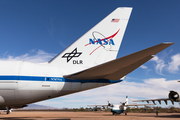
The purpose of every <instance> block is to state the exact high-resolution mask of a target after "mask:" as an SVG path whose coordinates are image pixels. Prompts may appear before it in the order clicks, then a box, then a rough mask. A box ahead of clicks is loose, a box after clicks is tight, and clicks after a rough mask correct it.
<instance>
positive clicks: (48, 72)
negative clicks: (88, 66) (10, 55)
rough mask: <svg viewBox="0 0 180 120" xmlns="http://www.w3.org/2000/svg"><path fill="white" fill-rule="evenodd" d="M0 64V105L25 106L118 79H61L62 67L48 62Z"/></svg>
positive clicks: (4, 62) (3, 62)
mask: <svg viewBox="0 0 180 120" xmlns="http://www.w3.org/2000/svg"><path fill="white" fill-rule="evenodd" d="M0 66H1V67H0V106H18V105H25V104H29V103H33V102H37V101H41V100H46V99H50V98H54V97H58V96H62V95H67V94H70V93H75V92H79V91H83V90H87V89H91V88H96V87H100V86H104V85H108V84H111V83H116V82H120V81H121V80H120V81H111V80H69V79H65V78H63V74H64V71H63V68H62V67H55V66H51V65H49V64H34V63H29V62H23V61H0ZM64 70H65V68H64Z"/></svg>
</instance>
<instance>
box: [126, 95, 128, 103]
mask: <svg viewBox="0 0 180 120" xmlns="http://www.w3.org/2000/svg"><path fill="white" fill-rule="evenodd" d="M127 104H128V96H126V105H127Z"/></svg>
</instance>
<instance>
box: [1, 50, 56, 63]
mask: <svg viewBox="0 0 180 120" xmlns="http://www.w3.org/2000/svg"><path fill="white" fill-rule="evenodd" d="M54 56H55V54H51V53H46V52H44V51H43V50H31V51H30V52H29V53H25V54H23V55H20V56H16V57H14V56H12V55H9V54H8V53H6V54H5V56H4V57H3V58H0V60H8V61H28V62H33V63H43V62H48V61H49V60H50V59H52V58H53V57H54Z"/></svg>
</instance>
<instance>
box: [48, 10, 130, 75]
mask: <svg viewBox="0 0 180 120" xmlns="http://www.w3.org/2000/svg"><path fill="white" fill-rule="evenodd" d="M131 11H132V8H128V7H127V8H126V7H125V8H121V7H119V8H117V9H116V10H114V11H113V12H112V13H111V14H109V15H108V16H107V17H106V18H104V19H103V20H102V21H100V22H99V23H98V24H97V25H95V26H94V27H93V28H91V29H90V30H89V31H88V32H87V33H85V34H84V35H83V36H81V37H80V38H79V39H78V40H76V41H75V42H74V43H73V44H71V45H70V46H69V47H68V48H67V49H65V50H64V51H62V52H61V53H60V54H58V55H57V56H56V57H55V58H53V59H52V60H50V61H49V64H50V65H55V66H66V67H71V68H72V67H76V71H77V69H78V70H83V69H85V68H90V67H93V66H96V65H99V64H102V63H104V62H107V61H111V60H113V59H115V58H116V56H117V53H118V51H119V47H120V44H121V41H122V39H123V35H124V32H125V29H126V26H127V23H128V20H129V17H130V14H131ZM79 68H81V69H79ZM72 72H75V71H72Z"/></svg>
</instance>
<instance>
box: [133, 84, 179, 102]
mask: <svg viewBox="0 0 180 120" xmlns="http://www.w3.org/2000/svg"><path fill="white" fill-rule="evenodd" d="M178 82H180V81H178ZM168 100H170V101H171V103H172V104H173V105H174V102H180V96H179V93H178V92H176V91H170V92H169V95H168V98H159V99H148V100H134V101H133V102H147V103H149V102H150V101H151V102H153V103H154V104H155V101H158V102H159V104H161V101H164V102H165V103H166V105H167V101H168Z"/></svg>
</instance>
